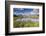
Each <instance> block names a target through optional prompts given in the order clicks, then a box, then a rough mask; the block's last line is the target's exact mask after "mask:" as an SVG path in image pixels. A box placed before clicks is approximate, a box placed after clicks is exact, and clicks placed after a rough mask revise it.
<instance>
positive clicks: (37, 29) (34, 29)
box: [10, 5, 42, 32]
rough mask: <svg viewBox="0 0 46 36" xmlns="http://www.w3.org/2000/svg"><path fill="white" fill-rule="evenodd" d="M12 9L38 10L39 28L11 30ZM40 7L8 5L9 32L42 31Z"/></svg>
mask: <svg viewBox="0 0 46 36" xmlns="http://www.w3.org/2000/svg"><path fill="white" fill-rule="evenodd" d="M13 8H33V9H35V8H36V9H39V15H40V16H39V27H25V28H13ZM41 13H42V6H32V5H28V6H27V5H10V32H23V31H25V32H26V31H40V30H41V31H42V14H41Z"/></svg>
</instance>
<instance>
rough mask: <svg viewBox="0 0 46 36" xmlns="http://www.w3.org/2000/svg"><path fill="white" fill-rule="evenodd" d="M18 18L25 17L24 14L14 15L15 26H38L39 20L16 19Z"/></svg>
mask: <svg viewBox="0 0 46 36" xmlns="http://www.w3.org/2000/svg"><path fill="white" fill-rule="evenodd" d="M18 18H23V17H22V16H14V17H13V26H14V28H20V27H38V26H39V22H32V21H27V22H25V21H16V20H17V19H18ZM30 18H39V16H35V17H34V16H32V17H30Z"/></svg>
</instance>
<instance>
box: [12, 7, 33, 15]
mask: <svg viewBox="0 0 46 36" xmlns="http://www.w3.org/2000/svg"><path fill="white" fill-rule="evenodd" d="M32 11H33V9H31V8H13V12H14V15H20V14H23V13H30V12H32Z"/></svg>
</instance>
